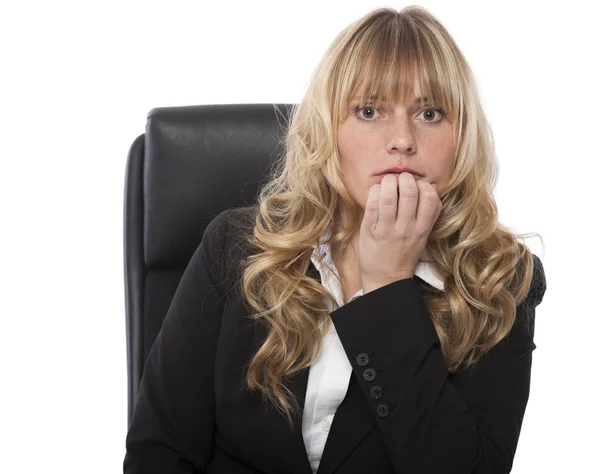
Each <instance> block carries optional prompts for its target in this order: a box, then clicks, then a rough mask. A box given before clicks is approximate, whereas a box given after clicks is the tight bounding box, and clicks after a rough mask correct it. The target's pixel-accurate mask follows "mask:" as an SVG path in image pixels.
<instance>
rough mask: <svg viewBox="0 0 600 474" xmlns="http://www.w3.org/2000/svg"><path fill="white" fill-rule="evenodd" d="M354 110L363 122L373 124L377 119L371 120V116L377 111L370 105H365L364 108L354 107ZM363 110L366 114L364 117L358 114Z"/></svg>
mask: <svg viewBox="0 0 600 474" xmlns="http://www.w3.org/2000/svg"><path fill="white" fill-rule="evenodd" d="M354 110H355V112H356V113H358V114H359V117H360V118H361V119H363V120H364V121H365V122H375V121H376V120H377V118H375V119H373V115H374V113H375V111H376V110H377V109H376V108H374V107H373V106H372V105H366V106H365V107H356V108H355V109H354ZM363 110H364V111H365V112H366V114H367V115H366V116H365V115H361V114H360V112H361V111H363Z"/></svg>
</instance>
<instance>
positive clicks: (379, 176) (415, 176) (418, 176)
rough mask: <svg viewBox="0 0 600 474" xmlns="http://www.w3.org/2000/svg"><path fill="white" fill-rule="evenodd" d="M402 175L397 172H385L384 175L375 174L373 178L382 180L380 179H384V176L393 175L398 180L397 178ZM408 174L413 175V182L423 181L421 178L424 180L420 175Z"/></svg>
mask: <svg viewBox="0 0 600 474" xmlns="http://www.w3.org/2000/svg"><path fill="white" fill-rule="evenodd" d="M402 173H410V171H403V172H402ZM402 173H400V172H398V171H388V172H385V173H379V174H376V175H375V177H376V178H382V179H383V177H384V176H385V175H386V174H393V175H394V176H395V177H396V178H398V176H399V175H401V174H402ZM410 174H412V175H413V178H415V181H419V180H420V179H423V178H424V177H423V176H420V175H418V174H415V173H410Z"/></svg>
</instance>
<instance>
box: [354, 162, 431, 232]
mask: <svg viewBox="0 0 600 474" xmlns="http://www.w3.org/2000/svg"><path fill="white" fill-rule="evenodd" d="M398 189H399V190H400V191H399V192H398ZM398 194H399V195H398ZM441 210H442V206H441V201H440V199H439V196H438V194H437V188H436V187H435V186H434V185H431V184H430V183H428V182H427V181H426V180H424V179H421V180H418V181H417V180H415V178H414V177H413V176H412V175H411V174H410V173H402V174H400V175H399V176H398V178H396V177H395V176H394V175H392V174H389V175H385V176H384V177H383V179H382V180H381V183H380V184H375V185H373V186H371V188H370V189H369V195H368V197H367V203H366V205H365V215H364V217H363V226H364V227H365V228H367V229H368V230H370V231H371V232H375V230H377V231H379V232H380V233H385V232H390V231H396V232H398V233H399V234H400V235H404V236H408V235H410V234H411V233H412V232H413V231H416V232H417V233H418V234H420V235H423V234H426V233H427V234H428V233H429V232H431V229H432V228H433V225H434V223H435V221H436V220H437V218H438V216H439V214H440V212H441Z"/></svg>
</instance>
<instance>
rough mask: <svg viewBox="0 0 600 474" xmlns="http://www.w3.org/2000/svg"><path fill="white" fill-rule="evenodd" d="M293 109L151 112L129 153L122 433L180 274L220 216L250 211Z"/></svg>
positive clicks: (282, 106)
mask: <svg viewBox="0 0 600 474" xmlns="http://www.w3.org/2000/svg"><path fill="white" fill-rule="evenodd" d="M292 106H293V104H225V105H200V106H186V107H161V108H154V109H152V110H151V111H150V112H149V113H148V119H147V123H146V133H143V134H141V135H140V136H138V137H137V138H136V139H135V140H134V142H133V143H132V145H131V148H130V149H129V155H128V158H127V169H126V177H125V196H124V201H125V202H124V264H125V319H126V331H127V376H128V424H129V422H130V420H131V416H132V414H133V409H134V406H135V401H136V399H137V394H138V388H139V384H140V381H141V379H142V373H143V369H144V364H145V361H146V358H147V356H148V353H149V351H150V348H151V347H152V344H153V342H154V340H155V339H156V336H157V335H158V332H159V331H160V328H161V326H162V322H163V319H164V317H165V315H166V314H167V311H168V309H169V305H170V304H171V300H172V299H173V296H174V294H175V290H176V289H177V285H178V284H179V281H180V279H181V277H182V275H183V272H184V270H185V268H186V266H187V264H188V262H189V261H190V259H191V257H192V255H193V253H194V251H195V249H196V248H197V247H198V245H199V244H200V242H201V241H202V235H203V233H204V229H206V227H207V225H208V224H209V223H210V221H211V220H212V219H213V218H214V217H215V216H217V215H218V214H219V213H220V212H222V211H224V210H226V209H231V208H236V207H241V206H248V205H252V204H255V203H256V202H257V198H258V191H259V188H260V187H261V186H262V185H263V184H264V182H265V181H266V179H267V178H268V175H269V174H270V173H271V171H272V166H273V165H274V164H275V162H276V161H277V160H279V159H280V158H281V156H282V155H283V152H284V148H285V144H284V142H283V138H284V136H285V132H286V127H287V121H288V120H289V118H290V116H291V110H292Z"/></svg>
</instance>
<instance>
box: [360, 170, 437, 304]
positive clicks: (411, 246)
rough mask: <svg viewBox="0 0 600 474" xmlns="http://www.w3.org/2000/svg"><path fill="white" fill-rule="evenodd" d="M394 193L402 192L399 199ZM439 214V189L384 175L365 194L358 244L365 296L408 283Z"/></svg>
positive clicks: (407, 177)
mask: <svg viewBox="0 0 600 474" xmlns="http://www.w3.org/2000/svg"><path fill="white" fill-rule="evenodd" d="M398 188H399V189H400V192H399V196H398ZM441 211H442V201H441V200H440V197H439V196H438V193H437V186H436V185H435V184H433V185H432V184H430V183H428V182H427V181H425V180H424V179H420V180H418V181H415V178H414V176H413V175H412V174H411V173H407V172H405V173H401V174H400V175H399V176H398V178H397V179H396V177H395V175H393V174H386V175H385V176H384V177H383V179H382V180H381V184H374V185H373V186H371V188H370V189H369V196H368V198H367V203H366V205H365V213H364V217H363V220H362V224H361V228H360V236H359V244H358V262H359V266H360V274H361V279H362V284H363V291H364V292H365V293H368V292H369V291H373V290H375V289H377V288H379V287H381V286H385V285H387V284H389V283H393V282H395V281H398V280H402V279H404V278H412V277H413V275H414V273H415V269H416V268H417V263H418V262H419V257H420V256H421V254H422V253H423V250H425V247H426V246H427V239H428V238H429V234H430V233H431V230H432V229H433V225H434V224H435V221H436V220H437V218H438V217H439V215H440V213H441Z"/></svg>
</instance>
